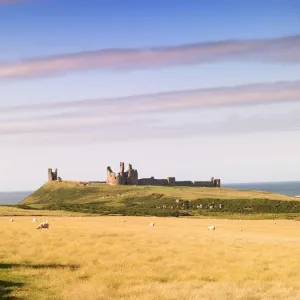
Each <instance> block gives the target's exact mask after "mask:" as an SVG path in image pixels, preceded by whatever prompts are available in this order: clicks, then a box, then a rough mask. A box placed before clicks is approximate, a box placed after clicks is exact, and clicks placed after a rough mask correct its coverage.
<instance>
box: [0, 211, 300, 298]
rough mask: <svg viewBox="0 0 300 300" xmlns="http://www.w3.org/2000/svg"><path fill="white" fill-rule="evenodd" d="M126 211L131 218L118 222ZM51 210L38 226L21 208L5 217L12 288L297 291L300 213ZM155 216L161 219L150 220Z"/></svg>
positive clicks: (126, 293) (171, 293)
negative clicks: (161, 214) (226, 216)
mask: <svg viewBox="0 0 300 300" xmlns="http://www.w3.org/2000/svg"><path fill="white" fill-rule="evenodd" d="M121 219H122V220H124V221H126V222H120V223H118V221H119V220H121ZM48 220H49V222H50V229H49V230H36V229H35V227H36V224H35V223H32V221H31V218H29V217H17V218H16V220H15V222H13V223H11V222H9V221H8V217H0V228H1V230H0V241H1V246H0V280H3V282H4V281H5V282H6V283H9V282H10V283H11V286H13V288H12V290H11V291H6V296H11V297H19V298H21V299H40V300H46V299H51V300H54V299H62V300H102V299H103V300H104V299H105V300H108V299H123V300H125V299H133V300H137V299H145V300H154V299H155V300H160V299H162V300H166V299H168V300H171V299H172V300H173V299H174V300H175V299H176V300H177V299H189V300H195V299H228V300H229V299H244V300H250V299H251V300H254V299H267V300H268V299H272V300H273V299H285V300H291V299H299V293H300V273H299V268H300V260H299V257H300V223H299V222H296V221H283V220H281V221H278V220H276V221H274V220H273V221H247V220H243V221H241V220H211V219H204V220H203V219H202V220H201V219H181V218H179V219H178V218H177V219H176V218H149V217H70V218H67V217H50V218H49V219H48ZM152 220H154V222H155V226H154V227H149V222H150V221H152ZM209 225H215V226H216V231H207V230H206V227H207V226H209ZM1 276H2V277H1ZM0 282H1V281H0ZM16 282H19V283H20V284H19V285H17V284H15V285H14V283H16ZM21 283H24V285H21ZM0 295H1V287H0ZM2 295H5V294H4V292H3V291H2Z"/></svg>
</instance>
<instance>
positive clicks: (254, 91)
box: [0, 81, 300, 119]
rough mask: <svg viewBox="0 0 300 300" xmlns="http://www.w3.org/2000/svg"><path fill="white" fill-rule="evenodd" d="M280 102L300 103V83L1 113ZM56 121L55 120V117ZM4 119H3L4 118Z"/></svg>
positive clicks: (49, 105)
mask: <svg viewBox="0 0 300 300" xmlns="http://www.w3.org/2000/svg"><path fill="white" fill-rule="evenodd" d="M280 102H283V103H284V102H300V81H283V82H275V83H261V84H248V85H241V86H236V87H217V88H208V89H195V90H185V91H173V92H166V93H156V94H146V95H135V96H130V97H120V98H108V99H86V100H80V101H68V102H50V103H41V104H31V105H21V106H8V107H0V113H1V112H2V117H3V116H4V114H3V113H6V114H9V113H13V114H15V113H16V112H21V113H22V112H24V113H26V112H27V113H32V112H36V113H39V112H41V111H46V112H47V113H49V112H51V111H54V110H63V109H64V110H67V111H68V112H67V113H64V114H61V116H63V117H68V116H69V117H72V116H77V115H78V114H82V113H84V112H85V111H86V110H88V111H89V112H88V113H89V114H96V115H97V116H100V115H104V116H107V115H108V114H111V115H116V114H124V113H126V114H139V113H157V112H172V111H182V110H191V109H197V108H204V107H221V106H222V107H226V106H240V105H257V104H270V103H280ZM52 117H53V116H52ZM0 119H1V116H0Z"/></svg>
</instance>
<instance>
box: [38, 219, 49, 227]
mask: <svg viewBox="0 0 300 300" xmlns="http://www.w3.org/2000/svg"><path fill="white" fill-rule="evenodd" d="M43 228H47V229H49V223H48V221H46V222H44V223H41V224H40V225H39V226H38V227H37V228H36V229H43Z"/></svg>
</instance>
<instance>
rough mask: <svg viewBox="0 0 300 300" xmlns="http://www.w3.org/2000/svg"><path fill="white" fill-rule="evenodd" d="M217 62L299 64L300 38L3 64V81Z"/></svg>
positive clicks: (109, 52)
mask: <svg viewBox="0 0 300 300" xmlns="http://www.w3.org/2000/svg"><path fill="white" fill-rule="evenodd" d="M217 61H259V62H264V63H274V62H275V63H278V62H280V63H299V62H300V36H289V37H283V38H277V39H265V40H228V41H218V42H205V43H196V44H187V45H178V46H170V47H157V48H149V49H138V48H137V49H102V50H96V51H85V52H78V53H66V54H61V55H54V56H47V57H40V58H33V59H27V60H23V61H18V62H12V63H2V64H0V79H1V78H2V79H4V78H18V77H21V78H22V77H31V76H41V75H44V76H46V75H47V76H49V75H53V74H56V73H61V72H74V71H82V70H89V69H102V70H105V69H106V70H107V69H109V70H127V69H143V68H159V67H166V66H175V65H188V64H201V63H209V62H217Z"/></svg>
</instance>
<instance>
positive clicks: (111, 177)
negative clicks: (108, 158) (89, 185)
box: [106, 162, 138, 185]
mask: <svg viewBox="0 0 300 300" xmlns="http://www.w3.org/2000/svg"><path fill="white" fill-rule="evenodd" d="M106 183H107V184H109V185H138V172H137V170H134V169H133V168H132V165H131V164H129V167H128V171H126V172H125V171H124V163H123V162H121V163H120V172H119V173H118V174H117V175H116V174H115V173H114V172H113V171H112V169H111V167H107V176H106Z"/></svg>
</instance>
